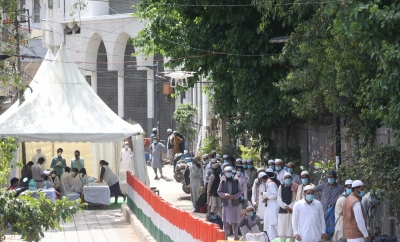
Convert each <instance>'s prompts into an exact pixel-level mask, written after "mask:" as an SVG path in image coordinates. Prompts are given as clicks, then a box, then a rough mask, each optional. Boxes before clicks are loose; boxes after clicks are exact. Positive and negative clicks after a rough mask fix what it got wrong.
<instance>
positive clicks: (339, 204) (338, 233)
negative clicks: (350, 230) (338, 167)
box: [333, 180, 353, 242]
mask: <svg viewBox="0 0 400 242" xmlns="http://www.w3.org/2000/svg"><path fill="white" fill-rule="evenodd" d="M352 184H353V181H352V180H346V182H345V183H344V192H343V193H342V194H340V196H339V198H338V199H337V201H336V205H335V223H336V225H335V233H334V234H333V241H335V242H339V241H340V238H342V237H344V234H343V213H342V211H343V204H344V200H346V198H347V197H348V196H349V195H350V194H351V185H352Z"/></svg>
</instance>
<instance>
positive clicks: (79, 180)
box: [72, 173, 88, 193]
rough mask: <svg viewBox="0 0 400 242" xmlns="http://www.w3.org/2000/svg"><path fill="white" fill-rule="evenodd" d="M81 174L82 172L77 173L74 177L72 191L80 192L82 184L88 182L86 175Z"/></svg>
mask: <svg viewBox="0 0 400 242" xmlns="http://www.w3.org/2000/svg"><path fill="white" fill-rule="evenodd" d="M82 175H83V174H82V173H79V175H77V176H76V177H75V181H74V186H73V187H72V191H73V192H79V193H82V191H83V186H84V185H87V184H88V176H87V175H85V176H84V177H82Z"/></svg>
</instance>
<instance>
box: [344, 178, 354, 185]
mask: <svg viewBox="0 0 400 242" xmlns="http://www.w3.org/2000/svg"><path fill="white" fill-rule="evenodd" d="M352 184H353V180H350V179H349V180H346V181H345V182H344V185H346V186H347V185H352Z"/></svg>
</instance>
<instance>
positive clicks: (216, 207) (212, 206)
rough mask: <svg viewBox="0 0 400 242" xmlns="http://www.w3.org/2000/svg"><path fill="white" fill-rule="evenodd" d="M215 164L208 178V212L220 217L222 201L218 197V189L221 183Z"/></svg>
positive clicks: (218, 168) (219, 172) (218, 170)
mask: <svg viewBox="0 0 400 242" xmlns="http://www.w3.org/2000/svg"><path fill="white" fill-rule="evenodd" d="M213 160H215V162H214V163H213V164H212V169H211V171H212V172H211V174H210V176H209V178H208V185H207V195H208V199H209V202H208V208H209V209H208V211H209V212H212V213H216V214H218V216H220V217H221V216H222V201H221V198H220V197H219V195H218V187H219V183H220V181H221V179H220V177H219V175H220V174H221V171H220V166H219V164H218V163H216V159H213Z"/></svg>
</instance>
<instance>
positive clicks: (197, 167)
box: [189, 156, 203, 208]
mask: <svg viewBox="0 0 400 242" xmlns="http://www.w3.org/2000/svg"><path fill="white" fill-rule="evenodd" d="M189 171H190V198H191V201H192V203H193V207H194V208H195V207H196V202H197V200H198V199H199V196H200V194H199V190H200V186H201V183H202V180H203V168H202V167H201V162H200V157H198V156H197V157H195V158H194V159H193V165H192V166H191V167H190V168H189Z"/></svg>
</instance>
